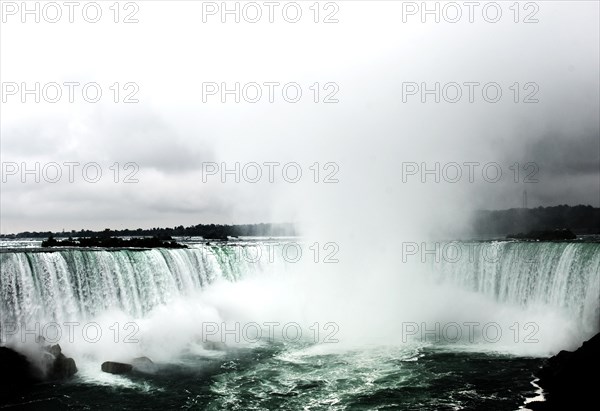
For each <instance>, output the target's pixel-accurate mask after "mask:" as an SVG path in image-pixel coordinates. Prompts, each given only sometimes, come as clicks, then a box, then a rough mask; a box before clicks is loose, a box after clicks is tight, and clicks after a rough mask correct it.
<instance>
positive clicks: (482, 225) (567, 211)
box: [473, 205, 600, 235]
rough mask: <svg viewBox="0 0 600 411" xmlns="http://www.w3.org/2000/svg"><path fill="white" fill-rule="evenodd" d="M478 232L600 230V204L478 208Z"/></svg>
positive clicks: (582, 231)
mask: <svg viewBox="0 0 600 411" xmlns="http://www.w3.org/2000/svg"><path fill="white" fill-rule="evenodd" d="M473 229H474V232H475V234H478V235H486V234H487V235H507V234H511V233H524V232H530V231H550V230H561V229H570V230H571V231H573V232H574V233H576V234H600V208H594V207H592V206H589V205H587V206H585V205H578V206H568V205H559V206H554V207H537V208H511V209H509V210H493V211H478V212H477V213H476V215H475V219H474V222H473Z"/></svg>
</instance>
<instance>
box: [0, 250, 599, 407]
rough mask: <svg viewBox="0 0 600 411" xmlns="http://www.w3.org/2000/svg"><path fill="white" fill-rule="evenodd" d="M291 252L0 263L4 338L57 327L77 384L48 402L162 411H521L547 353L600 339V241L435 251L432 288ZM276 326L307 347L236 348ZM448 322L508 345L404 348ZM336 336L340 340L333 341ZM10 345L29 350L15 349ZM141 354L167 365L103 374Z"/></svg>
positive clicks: (61, 253)
mask: <svg viewBox="0 0 600 411" xmlns="http://www.w3.org/2000/svg"><path fill="white" fill-rule="evenodd" d="M281 244H282V243H279V244H278V245H277V246H275V247H274V246H273V245H269V244H266V243H262V242H251V241H249V242H239V243H237V244H232V243H229V244H212V245H207V244H205V243H195V244H194V243H191V244H189V245H190V248H188V249H152V250H96V249H63V250H56V251H53V252H47V250H40V249H35V247H34V248H32V249H29V248H20V249H19V250H2V251H1V252H0V263H1V271H0V304H1V305H0V325H1V326H7V325H8V327H5V330H4V331H8V333H5V335H6V334H10V336H11V337H15V338H19V337H22V336H23V335H22V333H21V334H19V333H18V332H17V331H18V329H17V328H15V327H12V328H11V323H13V324H14V323H18V324H20V327H21V329H23V328H25V329H27V330H29V337H32V335H31V334H35V333H36V331H42V335H44V332H43V331H44V327H43V324H48V323H50V322H56V323H58V324H59V325H60V326H62V330H63V336H62V338H61V339H60V341H59V342H60V344H61V346H62V347H63V350H64V352H65V353H66V354H67V355H69V356H72V357H73V358H74V359H75V361H76V362H77V366H78V368H79V372H78V374H77V377H76V380H75V383H74V385H63V386H61V385H59V386H57V387H56V386H54V385H52V386H48V387H40V388H39V390H40V395H41V396H43V397H44V398H49V399H52V398H55V397H56V396H60V397H61V401H66V402H67V403H69V404H71V405H73V406H77V404H78V403H79V402H80V401H89V400H91V399H93V398H95V396H97V398H98V399H99V400H100V399H101V401H104V402H105V403H106V404H111V406H114V407H116V408H122V407H123V406H124V404H127V406H128V407H129V408H131V409H134V408H135V407H136V406H137V404H139V402H140V401H141V400H142V399H143V398H147V396H148V395H150V396H152V398H153V400H155V401H156V407H157V408H158V407H162V408H164V406H165V404H166V403H169V404H171V403H170V401H173V398H172V397H171V394H174V395H178V396H180V397H181V398H183V400H181V402H180V405H181V406H182V407H186V408H194V407H197V408H199V409H223V408H227V409H240V410H241V409H274V408H287V409H300V408H303V407H304V406H305V405H306V404H307V403H310V404H312V405H313V406H314V409H339V410H345V409H364V408H371V406H372V405H373V404H388V405H389V406H390V407H392V408H395V409H464V408H467V409H484V408H485V407H486V406H484V405H483V404H487V405H489V404H492V406H493V408H494V409H499V410H514V409H516V408H518V406H519V405H521V404H523V401H524V398H525V397H526V396H534V395H536V392H535V388H534V387H533V386H531V384H530V382H531V380H532V370H534V369H535V368H536V367H537V366H539V364H540V361H541V360H540V359H539V356H546V355H549V354H551V353H554V352H556V351H557V350H559V349H563V348H574V346H568V344H575V347H576V345H577V344H579V343H581V341H582V340H583V339H585V338H586V335H585V334H586V333H587V334H590V333H594V332H597V330H598V329H599V328H600V327H599V326H598V318H599V314H598V310H599V306H600V304H599V302H598V296H599V284H598V282H599V281H600V279H599V276H600V244H598V243H536V242H477V243H475V242H452V243H448V244H447V245H445V246H442V247H440V248H441V250H442V252H441V255H440V256H439V257H440V258H439V261H437V262H436V261H433V262H432V261H428V263H429V264H428V265H427V267H428V268H429V269H432V271H430V272H429V273H430V274H431V275H429V276H427V275H425V276H424V275H422V274H423V272H422V270H421V269H422V268H423V266H411V265H406V266H402V267H400V266H398V267H397V268H396V271H395V272H393V273H391V274H390V275H389V276H387V275H383V276H380V277H378V276H375V275H373V274H374V273H372V272H371V273H366V274H371V276H369V277H366V276H360V278H356V277H349V276H348V275H347V272H346V270H345V267H346V266H343V265H341V266H340V267H336V268H338V270H337V271H336V270H331V272H327V270H319V269H318V268H319V267H320V266H319V265H313V264H312V257H313V256H312V255H311V254H310V253H306V254H305V258H306V257H307V256H310V257H311V258H308V259H309V260H311V264H308V265H303V264H297V265H294V267H291V266H290V264H289V262H293V258H292V259H290V260H291V261H288V259H286V258H283V257H282V256H283V255H285V253H282V252H281ZM23 245H26V244H21V245H20V247H22V246H23ZM278 247H279V248H278ZM274 250H276V251H274ZM457 250H460V256H459V258H456V251H457ZM361 258H364V256H362V255H361ZM321 267H322V266H321ZM330 267H331V266H330ZM340 268H341V269H340ZM399 272H402V273H403V274H405V275H398V273H399ZM355 284H358V285H359V286H358V287H354V285H355ZM342 295H343V297H344V298H332V296H342ZM70 321H73V322H78V323H81V324H80V326H79V328H77V332H78V333H79V334H76V338H75V340H74V342H71V341H70V340H69V338H67V333H66V328H65V327H64V325H66V324H67V323H68V322H70ZM275 321H279V322H281V323H282V324H283V323H284V322H286V321H288V322H292V321H293V322H296V321H297V322H298V323H299V324H300V326H301V328H302V330H303V331H304V335H303V337H304V338H303V339H300V340H295V339H293V340H294V341H290V340H289V339H288V340H286V339H285V338H283V339H282V338H281V334H279V337H276V338H275V339H274V340H269V341H266V339H265V338H264V336H265V334H263V339H262V340H261V341H260V342H259V343H252V344H250V343H246V344H244V343H243V341H242V344H235V342H234V340H235V336H233V337H231V332H232V331H233V330H236V328H235V323H240V324H241V325H240V326H239V327H238V328H237V330H238V333H237V334H238V336H239V334H240V331H241V330H243V329H244V324H248V323H249V322H250V323H260V324H261V325H262V324H264V323H267V322H269V323H273V322H275ZM317 321H318V322H319V324H320V327H321V328H320V329H319V334H318V335H319V339H318V340H315V339H312V337H313V336H314V335H316V333H315V334H313V332H314V331H315V327H314V324H315V323H316V322H317ZM444 321H450V322H453V323H456V324H465V323H473V321H480V322H481V323H482V324H483V323H486V322H487V323H489V322H498V323H500V324H502V327H503V331H505V334H506V335H505V336H504V337H503V339H502V340H500V341H499V342H498V343H492V344H487V345H486V343H485V340H483V343H482V340H481V338H479V336H478V337H477V339H476V340H475V341H474V343H472V344H471V343H470V342H469V341H466V342H465V341H464V340H465V339H463V340H461V341H459V342H458V343H456V344H455V343H452V344H448V343H447V342H446V341H445V340H444V339H442V340H441V343H438V342H433V343H432V342H431V341H430V340H427V339H425V340H424V339H419V338H418V337H419V336H420V335H421V334H419V333H416V332H415V333H412V335H411V337H410V338H407V339H405V338H404V337H405V335H404V334H403V332H404V331H405V327H404V326H405V325H406V324H412V325H414V326H415V327H419V328H421V327H422V328H426V329H427V330H432V329H434V328H433V324H434V323H435V322H440V323H441V324H442V329H443V326H444V324H445V323H444ZM502 321H504V323H503V322H502ZM86 322H87V324H90V323H95V322H97V323H98V324H100V328H101V330H102V331H103V332H104V334H103V336H102V339H100V340H98V341H96V340H95V339H94V338H93V337H94V333H93V332H92V333H91V334H85V333H83V332H82V327H83V326H84V324H85V323H86ZM207 322H210V323H212V324H213V325H215V326H216V327H221V326H222V324H226V327H228V328H227V329H228V330H229V333H230V335H229V336H228V337H227V341H226V343H225V344H224V345H221V344H219V343H218V342H219V341H221V338H222V337H224V334H223V333H221V334H219V335H214V336H212V337H211V338H208V339H204V335H203V332H204V328H203V324H206V323H207ZM515 322H519V323H520V325H523V324H524V323H525V322H528V323H529V322H536V324H537V328H536V334H535V336H534V337H535V338H536V340H537V341H539V342H538V343H535V344H529V343H525V344H522V343H523V334H522V333H521V334H519V338H520V339H519V341H518V343H517V342H516V341H513V338H515V334H513V331H515V329H514V328H510V327H511V326H512V324H513V323H515ZM35 323H40V324H42V326H41V327H37V328H36V327H35V326H34V324H35ZM571 323H575V326H573V327H571ZM131 324H134V325H135V327H134V328H130V326H131ZM324 324H329V325H328V327H327V328H325V327H323V325H324ZM115 325H118V331H119V332H120V333H119V332H116V331H117V330H116V328H115ZM480 329H481V328H480ZM480 329H479V330H480ZM31 330H34V331H33V332H32V331H31ZM279 330H281V327H280V328H279ZM332 330H333V331H335V332H336V333H335V334H330V332H331V331H332ZM0 331H2V330H0ZM46 331H47V330H46ZM338 331H339V332H338ZM421 331H422V330H421ZM520 331H521V332H522V331H525V330H524V329H521V330H520ZM11 332H12V333H11ZM124 332H126V333H125V334H123V333H124ZM428 332H429V331H426V333H428ZM26 334H27V333H26ZM46 334H50V336H52V333H46ZM242 334H243V332H242ZM0 335H1V334H0ZM84 335H87V337H88V338H83V339H82V336H84ZM117 337H119V338H118V343H117ZM130 337H133V339H134V341H135V342H136V343H135V344H131V343H128V341H130ZM330 337H333V338H330ZM30 339H31V338H30ZM331 339H333V340H335V341H339V343H335V344H327V343H325V341H327V340H331ZM46 340H47V342H48V341H49V340H48V338H47V339H46ZM207 341H208V342H209V343H208V344H206V342H207ZM214 341H217V343H214ZM4 342H6V341H4ZM8 342H9V343H10V340H9V341H8ZM224 342H225V341H224ZM12 343H13V346H15V347H19V340H18V339H17V340H16V341H15V340H12ZM15 343H16V344H15ZM506 354H509V355H506ZM531 355H533V358H532V357H531ZM140 356H148V357H150V358H151V359H152V360H154V361H155V362H156V363H157V364H159V365H160V371H159V372H158V374H156V375H142V376H141V375H131V376H129V377H127V378H125V377H121V376H113V375H111V374H106V373H103V372H101V371H100V364H101V363H102V362H104V361H107V360H112V361H122V362H129V361H131V360H132V359H133V358H135V357H140ZM536 357H538V358H536ZM489 369H494V375H492V376H490V375H489ZM163 373H164V375H163ZM173 376H175V378H173ZM255 381H261V384H260V386H259V387H258V388H257V386H256V384H255ZM490 381H491V383H490ZM375 382H376V383H375ZM90 385H91V386H93V387H94V389H93V390H90V389H89V387H90ZM406 390H409V391H406ZM406 392H410V395H406ZM115 393H117V394H121V393H122V394H123V395H115ZM17 403H18V401H17ZM62 406H63V404H62V402H61V404H60V405H59V406H53V405H52V404H50V405H49V406H48V408H50V409H52V408H55V409H59V408H61V407H62Z"/></svg>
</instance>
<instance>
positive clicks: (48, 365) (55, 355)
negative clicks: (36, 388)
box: [42, 344, 77, 380]
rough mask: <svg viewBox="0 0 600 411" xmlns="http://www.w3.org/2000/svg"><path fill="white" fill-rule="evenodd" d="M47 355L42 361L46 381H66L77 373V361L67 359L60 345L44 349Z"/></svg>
mask: <svg viewBox="0 0 600 411" xmlns="http://www.w3.org/2000/svg"><path fill="white" fill-rule="evenodd" d="M44 350H45V353H44V357H43V360H42V363H43V365H44V368H45V369H44V371H45V375H46V379H48V380H64V379H66V378H70V377H72V376H73V375H75V374H76V373H77V365H75V360H74V359H72V358H67V357H66V356H65V355H64V354H63V353H62V349H61V348H60V345H58V344H55V345H52V346H47V347H44Z"/></svg>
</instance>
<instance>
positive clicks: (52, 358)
mask: <svg viewBox="0 0 600 411" xmlns="http://www.w3.org/2000/svg"><path fill="white" fill-rule="evenodd" d="M37 359H38V361H32V360H31V359H30V358H28V357H27V356H25V355H23V354H22V353H20V352H18V351H15V350H14V349H12V348H8V347H0V364H1V368H0V398H2V397H8V396H11V395H16V394H19V393H20V392H23V391H26V390H27V389H28V388H30V387H32V386H33V385H34V384H38V383H42V382H48V381H58V380H66V379H68V378H71V377H72V376H73V375H75V374H76V373H77V365H76V364H75V360H73V359H72V358H68V357H67V356H65V355H64V354H63V353H62V349H61V347H60V345H58V344H55V345H52V346H50V345H47V346H43V347H41V352H40V353H39V358H37Z"/></svg>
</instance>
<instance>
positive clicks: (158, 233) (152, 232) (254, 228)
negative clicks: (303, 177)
mask: <svg viewBox="0 0 600 411" xmlns="http://www.w3.org/2000/svg"><path fill="white" fill-rule="evenodd" d="M295 235H297V233H296V230H295V228H294V225H293V224H289V223H281V224H264V223H260V224H240V225H221V224H198V225H194V226H189V227H184V226H182V225H180V226H178V227H172V228H170V227H166V228H158V227H157V228H151V229H142V228H138V229H134V230H130V229H124V230H111V229H109V228H107V229H105V230H103V231H91V230H79V231H75V230H72V231H66V232H51V231H45V232H38V231H34V232H30V231H25V232H22V233H18V234H9V235H4V236H3V237H4V238H49V237H72V238H76V237H88V238H90V237H96V238H109V237H142V236H143V237H157V238H161V239H162V238H169V237H204V238H207V239H226V238H227V237H228V236H230V237H239V236H261V237H263V236H264V237H282V236H295Z"/></svg>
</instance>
